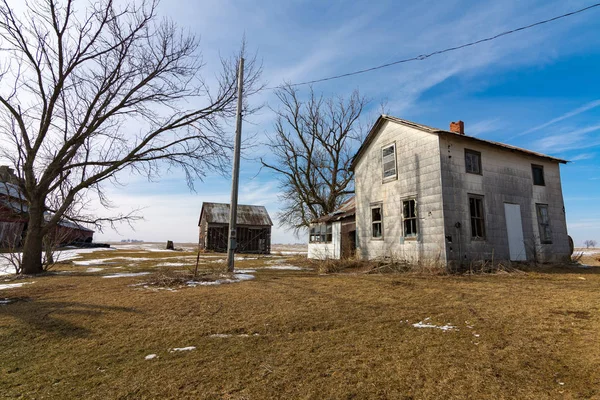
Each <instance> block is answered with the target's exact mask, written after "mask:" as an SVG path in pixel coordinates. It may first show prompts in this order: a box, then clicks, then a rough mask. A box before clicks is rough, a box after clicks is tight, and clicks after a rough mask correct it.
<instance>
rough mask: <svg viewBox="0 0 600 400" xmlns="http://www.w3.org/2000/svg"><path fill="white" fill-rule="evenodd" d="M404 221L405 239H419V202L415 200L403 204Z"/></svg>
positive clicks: (405, 201)
mask: <svg viewBox="0 0 600 400" xmlns="http://www.w3.org/2000/svg"><path fill="white" fill-rule="evenodd" d="M402 219H403V221H404V224H403V225H404V237H405V238H415V237H417V234H418V225H417V201H416V200H415V199H409V200H404V201H403V202H402Z"/></svg>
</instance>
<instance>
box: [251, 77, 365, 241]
mask: <svg viewBox="0 0 600 400" xmlns="http://www.w3.org/2000/svg"><path fill="white" fill-rule="evenodd" d="M276 95H277V97H278V98H279V101H280V103H281V105H280V108H279V109H278V110H277V111H275V112H276V114H277V120H276V123H275V132H274V133H273V134H272V135H269V143H267V146H268V147H269V148H270V149H271V151H272V153H273V156H274V159H273V161H270V160H264V159H263V160H261V162H262V165H263V166H264V167H266V168H269V169H271V170H273V171H275V172H277V173H278V174H279V182H280V187H281V195H280V200H281V201H282V203H283V208H282V211H281V212H280V213H279V219H280V221H281V222H282V223H283V224H284V225H286V226H287V227H289V228H292V229H294V230H295V231H298V230H299V229H301V228H303V227H307V226H308V225H309V224H310V221H311V220H312V219H314V218H318V217H320V216H323V215H325V214H328V213H331V212H333V211H334V210H335V209H336V208H337V207H338V206H339V205H340V204H341V203H342V202H343V201H345V200H346V199H347V198H348V196H349V195H350V194H352V193H353V192H354V186H353V181H352V178H353V174H352V172H351V171H350V163H351V161H352V156H353V154H354V150H355V147H354V146H353V145H356V144H357V142H358V141H359V140H360V138H359V136H360V133H359V132H360V129H358V125H359V123H358V121H359V118H360V116H361V113H362V112H363V109H364V107H365V105H366V104H367V101H366V99H365V98H364V97H361V96H360V95H359V93H358V91H354V92H353V93H352V95H351V96H350V98H348V99H343V98H329V99H324V98H323V97H322V96H316V95H315V93H314V91H313V90H312V88H311V90H310V96H309V97H308V99H307V100H306V101H302V100H301V99H300V96H299V92H298V91H297V90H296V89H295V88H294V87H291V86H289V85H288V86H285V87H283V88H281V89H278V90H277V92H276Z"/></svg>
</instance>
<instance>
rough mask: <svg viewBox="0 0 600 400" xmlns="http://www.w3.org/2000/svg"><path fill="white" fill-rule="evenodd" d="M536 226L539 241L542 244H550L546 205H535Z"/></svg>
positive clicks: (550, 236) (550, 233) (550, 234)
mask: <svg viewBox="0 0 600 400" xmlns="http://www.w3.org/2000/svg"><path fill="white" fill-rule="evenodd" d="M536 208H537V218H538V226H539V228H540V240H541V242H542V243H544V244H551V243H552V230H551V229H550V218H549V217H548V205H547V204H536Z"/></svg>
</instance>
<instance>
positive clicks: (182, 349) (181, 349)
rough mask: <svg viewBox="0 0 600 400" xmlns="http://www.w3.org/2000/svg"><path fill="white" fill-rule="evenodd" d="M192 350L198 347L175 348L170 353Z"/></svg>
mask: <svg viewBox="0 0 600 400" xmlns="http://www.w3.org/2000/svg"><path fill="white" fill-rule="evenodd" d="M191 350H196V346H188V347H175V348H174V349H170V350H169V353H174V352H176V351H191Z"/></svg>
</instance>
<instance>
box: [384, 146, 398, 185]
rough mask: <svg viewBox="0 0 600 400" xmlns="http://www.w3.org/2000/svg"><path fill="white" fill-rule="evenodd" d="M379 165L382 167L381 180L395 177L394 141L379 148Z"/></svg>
mask: <svg viewBox="0 0 600 400" xmlns="http://www.w3.org/2000/svg"><path fill="white" fill-rule="evenodd" d="M381 165H382V167H383V180H391V179H396V176H397V175H396V144H395V143H394V144H391V145H389V146H386V147H384V148H382V149H381Z"/></svg>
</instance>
